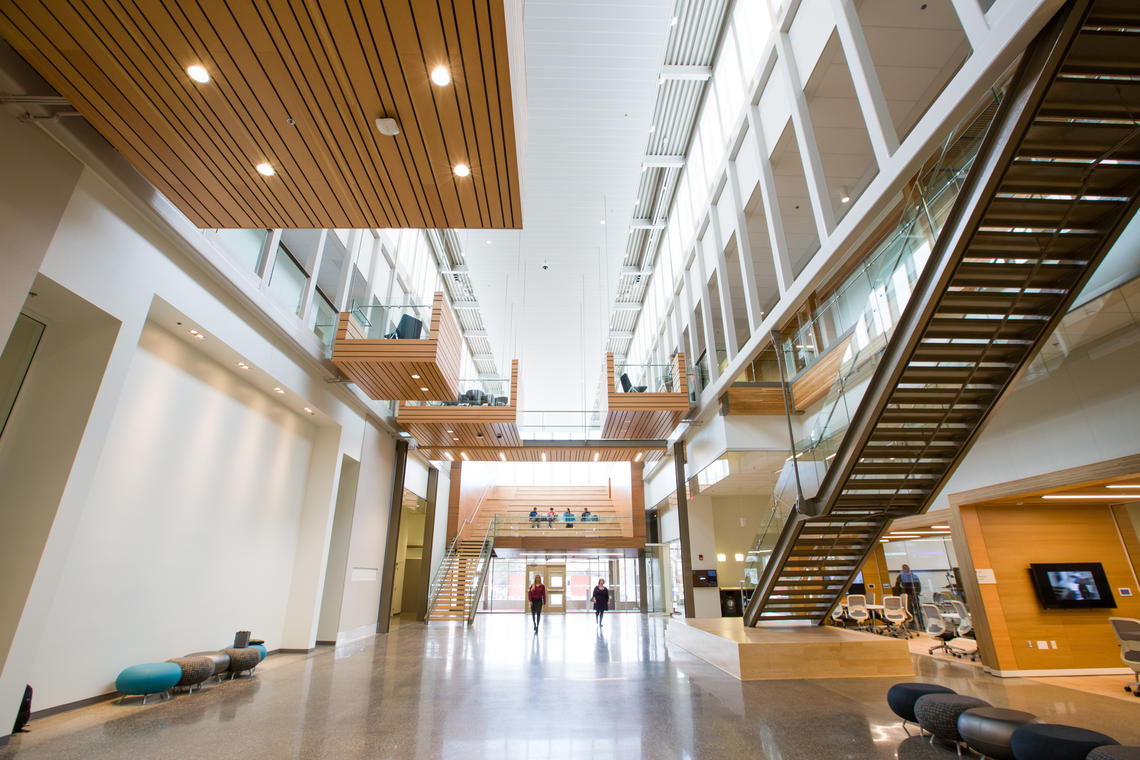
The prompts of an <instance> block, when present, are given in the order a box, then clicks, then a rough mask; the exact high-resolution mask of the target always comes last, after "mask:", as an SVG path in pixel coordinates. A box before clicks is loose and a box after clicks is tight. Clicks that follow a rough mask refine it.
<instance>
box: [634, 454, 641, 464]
mask: <svg viewBox="0 0 1140 760" xmlns="http://www.w3.org/2000/svg"><path fill="white" fill-rule="evenodd" d="M633 461H635V462H640V461H641V452H640V451H639V452H637V456H635V457H634V458H633Z"/></svg>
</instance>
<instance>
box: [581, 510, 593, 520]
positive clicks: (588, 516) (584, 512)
mask: <svg viewBox="0 0 1140 760" xmlns="http://www.w3.org/2000/svg"><path fill="white" fill-rule="evenodd" d="M593 519H594V516H593V515H591V514H590V508H589V507H586V508H585V509H583V510H582V522H591V521H592V520H593Z"/></svg>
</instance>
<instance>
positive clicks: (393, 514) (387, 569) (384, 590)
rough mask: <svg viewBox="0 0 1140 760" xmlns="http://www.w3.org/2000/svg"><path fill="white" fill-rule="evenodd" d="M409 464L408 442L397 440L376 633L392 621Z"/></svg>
mask: <svg viewBox="0 0 1140 760" xmlns="http://www.w3.org/2000/svg"><path fill="white" fill-rule="evenodd" d="M407 464H408V442H407V441H405V440H403V439H400V440H398V441H396V461H395V463H394V464H393V466H392V506H391V509H390V511H389V512H388V535H387V537H386V540H385V542H384V568H383V573H382V574H381V576H380V610H379V612H378V613H377V615H376V633H387V632H388V628H389V626H390V625H391V623H392V587H393V585H394V584H395V582H396V556H397V555H398V554H399V550H400V513H401V512H403V509H402V506H403V503H404V469H405V468H406V466H407Z"/></svg>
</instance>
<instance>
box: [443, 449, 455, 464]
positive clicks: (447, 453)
mask: <svg viewBox="0 0 1140 760" xmlns="http://www.w3.org/2000/svg"><path fill="white" fill-rule="evenodd" d="M443 456H444V458H445V459H447V461H449V462H454V461H455V457H453V456H451V452H450V451H445V452H443Z"/></svg>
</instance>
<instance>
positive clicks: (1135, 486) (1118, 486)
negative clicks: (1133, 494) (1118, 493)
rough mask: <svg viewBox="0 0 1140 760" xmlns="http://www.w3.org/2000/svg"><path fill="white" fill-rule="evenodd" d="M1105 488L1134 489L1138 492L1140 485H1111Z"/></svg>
mask: <svg viewBox="0 0 1140 760" xmlns="http://www.w3.org/2000/svg"><path fill="white" fill-rule="evenodd" d="M1105 488H1135V489H1137V490H1140V483H1113V484H1112V485H1110V486H1105Z"/></svg>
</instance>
